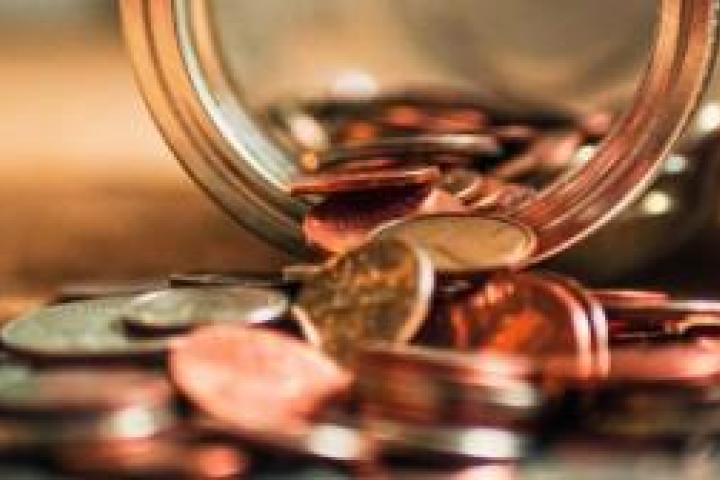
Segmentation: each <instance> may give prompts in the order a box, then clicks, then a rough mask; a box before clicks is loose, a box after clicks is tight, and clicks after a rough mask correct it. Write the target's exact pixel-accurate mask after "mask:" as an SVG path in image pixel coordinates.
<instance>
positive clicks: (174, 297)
mask: <svg viewBox="0 0 720 480" xmlns="http://www.w3.org/2000/svg"><path fill="white" fill-rule="evenodd" d="M287 308H288V301H287V298H286V297H285V295H283V294H281V293H280V292H276V291H273V290H269V289H263V288H250V287H206V288H175V289H170V290H160V291H157V292H151V293H148V294H145V295H141V296H139V297H137V298H136V299H134V300H132V301H131V302H130V303H129V304H128V305H127V308H126V309H125V311H124V312H123V317H124V319H125V322H126V323H127V324H128V325H129V326H131V327H134V328H139V329H143V330H151V331H158V332H163V331H169V332H175V331H185V330H188V329H190V328H192V327H194V326H198V325H203V324H207V323H221V322H240V323H245V324H250V325H252V324H263V323H268V322H272V321H274V320H278V319H279V318H280V317H282V316H283V315H284V314H285V313H286V311H287Z"/></svg>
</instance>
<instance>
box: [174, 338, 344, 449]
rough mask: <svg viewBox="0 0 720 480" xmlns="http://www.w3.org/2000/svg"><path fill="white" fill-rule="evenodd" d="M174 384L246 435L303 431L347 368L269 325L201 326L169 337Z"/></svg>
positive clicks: (337, 389) (340, 386) (338, 388)
mask: <svg viewBox="0 0 720 480" xmlns="http://www.w3.org/2000/svg"><path fill="white" fill-rule="evenodd" d="M170 372H171V376H172V378H173V380H174V382H175V384H176V385H177V386H178V387H179V388H180V390H181V391H182V392H183V393H184V394H185V395H186V396H187V397H188V398H189V399H190V401H191V402H192V403H193V404H194V405H195V406H196V407H197V408H199V409H200V410H201V411H202V412H204V413H205V414H207V415H209V416H210V417H212V418H214V419H217V420H220V421H222V422H225V423H226V424H228V425H229V426H231V427H232V428H233V429H235V430H236V431H238V432H239V433H241V434H244V435H246V436H249V437H251V439H253V440H259V441H261V442H263V441H268V442H272V441H281V440H282V439H283V438H285V437H287V436H294V435H297V434H304V433H306V432H307V430H308V429H309V428H310V424H311V420H312V417H313V416H314V415H317V413H318V412H319V411H320V410H321V409H322V408H324V407H325V406H326V404H327V403H328V402H330V401H332V400H333V399H335V398H336V397H337V396H340V395H344V394H345V392H346V389H347V388H348V387H349V385H350V381H351V377H350V375H349V374H348V373H347V372H346V371H345V370H343V369H342V368H340V367H338V366H337V364H335V362H333V361H332V360H331V359H330V358H328V357H326V356H325V355H324V354H323V353H322V352H320V351H318V350H316V349H314V348H312V347H310V346H309V345H307V344H305V343H302V342H300V341H298V340H295V339H293V338H290V337H286V336H284V335H282V334H279V333H277V332H271V331H266V330H260V329H250V328H245V327H239V326H230V325H213V326H209V327H204V328H201V329H199V330H197V331H195V332H194V333H192V334H190V335H189V336H187V337H183V338H179V339H177V341H176V342H174V343H173V346H172V349H171V352H170Z"/></svg>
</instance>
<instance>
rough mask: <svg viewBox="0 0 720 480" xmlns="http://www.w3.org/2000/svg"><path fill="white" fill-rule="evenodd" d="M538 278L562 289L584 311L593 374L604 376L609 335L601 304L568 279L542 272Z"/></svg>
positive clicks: (606, 368) (607, 356)
mask: <svg viewBox="0 0 720 480" xmlns="http://www.w3.org/2000/svg"><path fill="white" fill-rule="evenodd" d="M540 276H541V277H542V278H544V279H546V280H549V281H552V282H555V283H557V284H558V285H559V286H560V287H561V288H564V289H565V290H566V291H567V292H568V293H570V294H571V295H573V296H574V297H575V299H576V300H577V301H578V302H579V303H580V304H581V305H582V306H583V308H584V309H585V315H586V316H587V318H588V321H589V324H588V325H589V326H590V335H591V340H592V348H593V361H594V364H595V373H596V374H597V375H598V376H600V377H604V376H606V375H607V373H608V371H609V370H610V346H609V343H610V340H609V338H610V335H609V329H608V320H607V317H606V316H605V310H604V309H603V306H602V304H601V303H600V302H599V301H598V299H597V298H596V297H594V296H593V295H592V294H591V293H590V291H589V290H586V289H585V288H583V286H582V285H581V284H580V283H579V282H577V281H576V280H574V279H572V278H570V277H566V276H564V275H559V274H556V273H551V272H542V274H540Z"/></svg>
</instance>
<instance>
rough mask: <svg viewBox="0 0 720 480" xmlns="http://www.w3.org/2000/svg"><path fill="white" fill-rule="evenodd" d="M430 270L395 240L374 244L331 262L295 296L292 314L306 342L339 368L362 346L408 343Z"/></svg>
mask: <svg viewBox="0 0 720 480" xmlns="http://www.w3.org/2000/svg"><path fill="white" fill-rule="evenodd" d="M433 283H434V278H433V272H432V265H431V263H430V260H429V259H428V257H427V256H426V255H425V254H424V253H423V252H422V251H421V250H418V249H417V248H415V247H413V246H411V245H409V244H406V243H404V242H402V241H399V240H394V239H386V240H379V241H374V242H371V243H369V244H366V245H364V246H362V247H359V248H357V249H355V250H351V251H349V252H347V253H345V254H344V255H341V256H338V257H335V258H334V259H332V260H331V261H330V263H329V264H328V265H327V266H326V267H325V269H324V270H323V272H322V274H320V275H317V276H315V277H313V278H312V279H311V280H310V281H308V282H307V283H306V284H305V285H304V286H303V288H302V289H301V290H300V294H299V296H298V299H297V305H296V306H295V308H294V310H293V313H294V315H295V317H296V318H297V320H298V321H299V323H300V326H301V328H302V330H303V332H304V334H305V336H306V338H307V339H308V340H309V341H310V342H311V343H313V344H315V345H318V346H319V347H320V348H322V349H323V350H324V351H325V352H327V353H328V354H330V355H331V356H332V357H333V358H335V359H338V360H339V361H340V362H341V363H347V362H350V361H351V360H352V358H353V356H354V353H355V352H356V350H357V349H358V348H359V347H361V346H363V344H365V343H368V342H377V341H385V342H390V343H394V344H402V343H405V342H408V341H409V340H410V339H411V338H412V337H413V336H414V335H415V334H416V333H417V332H418V330H419V328H420V326H421V325H422V322H423V320H424V319H425V317H426V315H427V313H428V309H429V303H430V297H431V294H432V289H433Z"/></svg>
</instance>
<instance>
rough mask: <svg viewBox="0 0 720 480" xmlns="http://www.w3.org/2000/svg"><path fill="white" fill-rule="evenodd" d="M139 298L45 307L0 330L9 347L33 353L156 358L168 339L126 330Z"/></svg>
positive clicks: (55, 356)
mask: <svg viewBox="0 0 720 480" xmlns="http://www.w3.org/2000/svg"><path fill="white" fill-rule="evenodd" d="M133 298H135V297H109V298H101V299H95V300H86V301H82V302H74V303H66V304H61V305H55V306H51V307H45V308H41V309H38V310H35V311H33V312H30V313H28V314H26V315H23V316H21V317H18V318H16V319H14V320H12V321H10V322H9V323H7V324H5V325H4V326H3V328H2V330H0V340H1V341H2V343H3V345H4V346H5V348H7V349H8V350H11V351H13V352H15V353H17V354H20V355H24V356H29V357H34V358H52V359H61V360H63V359H64V360H92V359H107V358H123V359H125V358H136V357H148V356H151V357H156V356H158V355H160V354H162V353H164V352H165V350H166V348H167V340H166V339H164V338H140V337H133V336H130V335H128V334H127V332H126V329H125V325H124V323H123V319H122V315H123V313H124V312H125V309H126V308H127V305H128V303H129V302H130V301H131V300H132V299H133Z"/></svg>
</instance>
